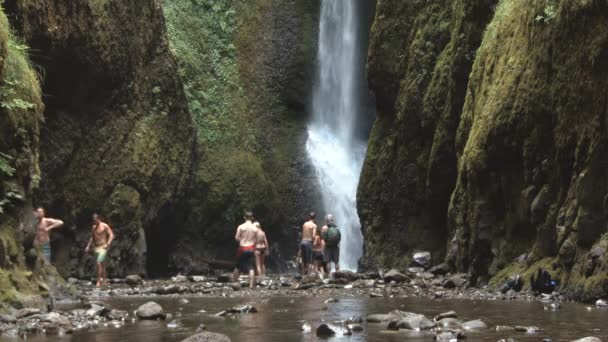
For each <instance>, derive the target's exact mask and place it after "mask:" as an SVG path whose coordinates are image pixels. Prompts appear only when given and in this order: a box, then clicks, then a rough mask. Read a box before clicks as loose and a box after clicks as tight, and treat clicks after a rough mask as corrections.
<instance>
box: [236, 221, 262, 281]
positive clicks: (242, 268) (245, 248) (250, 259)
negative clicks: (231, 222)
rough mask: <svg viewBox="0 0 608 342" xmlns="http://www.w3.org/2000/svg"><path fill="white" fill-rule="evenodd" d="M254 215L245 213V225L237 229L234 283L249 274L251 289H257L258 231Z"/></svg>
mask: <svg viewBox="0 0 608 342" xmlns="http://www.w3.org/2000/svg"><path fill="white" fill-rule="evenodd" d="M253 219H254V218H253V213H252V212H250V211H247V212H245V223H243V224H241V225H240V226H238V228H237V229H236V235H235V236H234V238H235V240H236V241H238V242H239V248H238V250H237V252H236V267H235V268H234V282H235V283H236V282H238V281H239V276H240V273H241V272H243V273H247V274H249V287H250V288H254V287H255V242H256V236H257V232H258V229H257V228H256V226H255V225H254V224H253Z"/></svg>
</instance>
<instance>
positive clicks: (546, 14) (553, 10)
mask: <svg viewBox="0 0 608 342" xmlns="http://www.w3.org/2000/svg"><path fill="white" fill-rule="evenodd" d="M556 16H557V7H556V6H555V5H553V4H547V6H545V8H544V9H543V13H542V14H539V15H537V16H536V18H535V19H534V20H536V21H538V22H543V23H545V24H549V23H550V22H551V21H552V20H554V19H555V17H556Z"/></svg>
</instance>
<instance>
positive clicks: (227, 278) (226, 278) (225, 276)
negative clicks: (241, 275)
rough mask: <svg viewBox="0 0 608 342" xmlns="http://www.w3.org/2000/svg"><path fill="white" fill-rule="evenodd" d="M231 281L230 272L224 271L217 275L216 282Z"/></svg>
mask: <svg viewBox="0 0 608 342" xmlns="http://www.w3.org/2000/svg"><path fill="white" fill-rule="evenodd" d="M231 281H232V273H224V274H222V275H220V276H219V277H217V282H218V283H230V282H231Z"/></svg>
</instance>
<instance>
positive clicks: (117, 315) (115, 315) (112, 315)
mask: <svg viewBox="0 0 608 342" xmlns="http://www.w3.org/2000/svg"><path fill="white" fill-rule="evenodd" d="M128 317H129V313H128V312H127V311H124V310H116V309H112V310H110V311H108V312H107V313H106V318H107V319H109V320H111V321H124V320H125V319H127V318H128Z"/></svg>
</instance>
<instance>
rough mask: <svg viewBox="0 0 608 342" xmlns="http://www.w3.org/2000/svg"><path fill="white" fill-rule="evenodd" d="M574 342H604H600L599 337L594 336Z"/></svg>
mask: <svg viewBox="0 0 608 342" xmlns="http://www.w3.org/2000/svg"><path fill="white" fill-rule="evenodd" d="M572 342H602V340H600V339H599V338H597V337H593V336H589V337H584V338H581V339H578V340H574V341H572Z"/></svg>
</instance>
